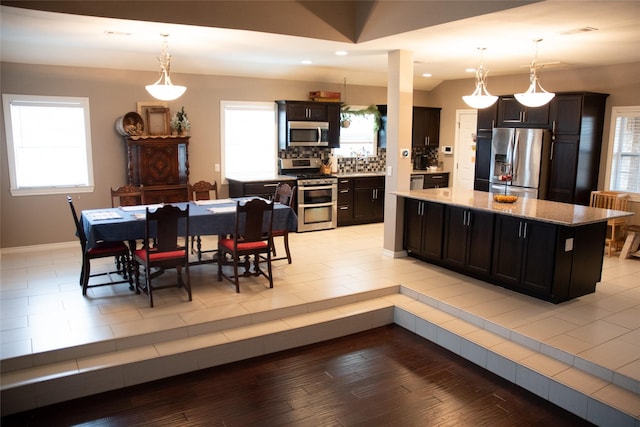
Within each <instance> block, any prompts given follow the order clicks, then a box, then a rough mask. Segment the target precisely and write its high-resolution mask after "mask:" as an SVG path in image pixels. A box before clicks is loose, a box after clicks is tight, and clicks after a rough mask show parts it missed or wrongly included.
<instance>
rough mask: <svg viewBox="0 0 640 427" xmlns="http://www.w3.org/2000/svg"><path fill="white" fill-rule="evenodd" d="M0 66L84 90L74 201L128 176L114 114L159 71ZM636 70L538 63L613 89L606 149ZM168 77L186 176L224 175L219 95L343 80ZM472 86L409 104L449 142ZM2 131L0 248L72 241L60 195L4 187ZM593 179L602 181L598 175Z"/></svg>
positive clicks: (289, 91) (566, 87)
mask: <svg viewBox="0 0 640 427" xmlns="http://www.w3.org/2000/svg"><path fill="white" fill-rule="evenodd" d="M0 66H1V70H0V71H1V73H0V84H1V89H2V93H14V94H34V95H52V96H55V95H57V96H83V97H88V98H89V101H90V108H91V129H92V144H93V158H94V165H93V166H94V174H95V177H94V178H95V192H93V193H82V194H77V195H75V196H74V200H75V203H76V205H77V207H78V209H86V208H99V207H104V206H110V203H111V202H110V199H109V187H111V186H114V187H115V186H118V185H121V184H123V183H125V180H126V174H125V167H126V161H125V152H124V144H123V143H122V140H121V139H120V137H119V135H118V134H117V133H116V131H115V128H114V123H115V120H116V119H117V118H118V117H120V116H122V115H123V114H125V113H127V112H129V111H135V109H136V102H137V101H150V100H152V99H151V97H150V96H149V95H148V94H147V93H146V91H145V90H144V85H146V84H149V83H152V82H153V81H155V80H156V78H157V75H156V73H150V72H138V71H122V70H110V69H90V68H74V67H54V66H38V65H25V64H12V63H2V64H0ZM637 70H638V64H631V65H627V66H614V67H602V68H596V69H587V70H578V71H562V70H558V71H549V70H545V71H544V72H543V74H542V79H541V80H542V84H543V86H544V87H545V88H546V89H547V90H550V91H573V90H576V91H577V90H587V91H593V92H604V93H608V94H610V95H611V96H610V97H609V99H608V101H607V121H606V123H605V138H604V141H605V149H604V151H603V152H604V153H606V142H607V140H608V131H609V122H608V117H609V112H610V109H611V108H610V107H611V106H623V105H638V103H640V74H639V73H637ZM172 77H173V80H174V82H176V83H177V84H184V85H186V86H187V87H188V89H187V92H186V93H185V95H183V96H182V97H181V98H180V99H179V100H177V101H172V102H170V103H169V107H170V109H171V111H175V110H176V109H179V108H180V107H181V106H184V107H185V110H186V111H187V113H188V114H189V119H190V121H191V123H192V129H191V144H190V149H189V158H190V172H191V173H190V177H191V181H196V180H199V179H207V180H217V181H218V182H219V183H221V182H222V178H221V177H220V175H219V173H215V172H214V165H215V163H219V162H220V136H219V124H220V101H221V100H251V101H273V100H276V99H301V100H302V99H305V98H306V96H307V92H309V91H311V90H328V91H339V92H343V90H344V89H343V85H342V83H341V82H340V83H336V84H333V85H328V84H315V83H313V82H300V81H288V80H266V79H250V78H240V77H221V76H203V75H185V74H175V75H173V76H172ZM488 84H489V90H490V91H491V92H492V93H494V94H496V95H500V94H508V93H513V92H515V91H521V90H524V89H525V88H526V86H527V75H526V74H522V75H518V76H504V77H494V76H490V77H489V80H488ZM347 89H348V94H347V95H348V99H347V102H348V103H349V104H352V105H369V104H377V103H382V104H383V103H386V94H387V90H386V88H382V87H365V86H355V85H349V86H348V88H347ZM472 90H473V81H472V80H471V79H469V80H460V81H450V82H445V83H443V84H441V85H440V86H438V87H437V88H436V89H435V90H433V91H432V92H430V93H425V92H416V93H415V94H414V104H415V105H421V106H431V107H442V119H441V120H442V122H441V138H440V139H441V144H442V145H454V141H453V138H454V134H455V133H454V132H455V112H456V109H463V108H467V107H466V106H465V105H464V103H463V102H462V99H461V96H462V95H465V94H468V93H471V92H472ZM72 125H73V124H70V126H72ZM0 134H1V141H2V143H1V144H0V154H1V157H0V215H1V216H0V218H1V229H0V247H1V248H11V247H17V246H28V245H37V244H47V243H57V242H68V241H72V240H74V230H73V225H72V221H71V218H70V214H69V211H68V207H67V204H66V200H65V197H64V195H51V196H31V197H28V196H21V197H13V196H11V194H10V193H9V175H8V171H7V153H6V139H5V132H4V120H3V121H2V129H1V132H0ZM452 167H453V165H451V164H447V168H448V169H449V170H451V169H452ZM603 174H604V167H601V175H602V176H603ZM600 186H601V187H602V179H601V184H600ZM223 194H224V193H223ZM636 209H637V207H636Z"/></svg>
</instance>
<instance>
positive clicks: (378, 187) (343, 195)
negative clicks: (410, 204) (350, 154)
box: [338, 176, 385, 226]
mask: <svg viewBox="0 0 640 427" xmlns="http://www.w3.org/2000/svg"><path fill="white" fill-rule="evenodd" d="M384 185H385V182H384V176H364V177H353V178H351V177H342V178H338V226H343V225H355V224H369V223H372V222H382V221H384Z"/></svg>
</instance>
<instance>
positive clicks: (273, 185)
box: [263, 183, 278, 187]
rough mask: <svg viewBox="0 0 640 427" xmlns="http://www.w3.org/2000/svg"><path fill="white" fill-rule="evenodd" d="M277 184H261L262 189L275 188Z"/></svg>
mask: <svg viewBox="0 0 640 427" xmlns="http://www.w3.org/2000/svg"><path fill="white" fill-rule="evenodd" d="M277 186H278V184H277V183H276V184H263V187H277Z"/></svg>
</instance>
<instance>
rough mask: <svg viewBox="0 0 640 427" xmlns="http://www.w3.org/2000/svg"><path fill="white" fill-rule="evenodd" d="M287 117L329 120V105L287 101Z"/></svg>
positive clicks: (289, 118) (292, 118) (291, 118)
mask: <svg viewBox="0 0 640 427" xmlns="http://www.w3.org/2000/svg"><path fill="white" fill-rule="evenodd" d="M338 108H339V107H338ZM287 119H288V120H303V121H304V120H308V121H322V122H326V121H327V120H328V118H327V105H326V104H321V103H314V102H292V103H289V102H287Z"/></svg>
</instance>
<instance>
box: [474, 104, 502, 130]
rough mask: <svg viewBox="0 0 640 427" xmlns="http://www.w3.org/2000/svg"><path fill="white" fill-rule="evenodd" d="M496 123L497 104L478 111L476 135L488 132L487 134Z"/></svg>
mask: <svg viewBox="0 0 640 427" xmlns="http://www.w3.org/2000/svg"><path fill="white" fill-rule="evenodd" d="M497 122H498V102H496V103H494V104H493V105H492V106H490V107H487V108H481V109H479V110H478V128H477V129H478V133H483V132H488V133H489V134H490V133H491V132H492V131H493V128H494V127H496V123H497Z"/></svg>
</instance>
